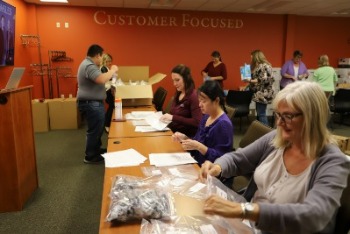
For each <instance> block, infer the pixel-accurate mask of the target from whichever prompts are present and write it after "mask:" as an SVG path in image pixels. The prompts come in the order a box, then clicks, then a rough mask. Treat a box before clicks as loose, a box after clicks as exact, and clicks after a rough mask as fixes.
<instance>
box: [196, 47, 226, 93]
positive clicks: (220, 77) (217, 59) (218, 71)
mask: <svg viewBox="0 0 350 234" xmlns="http://www.w3.org/2000/svg"><path fill="white" fill-rule="evenodd" d="M211 57H212V61H211V62H209V63H208V65H207V66H206V67H205V68H204V69H203V71H202V76H203V80H216V81H217V82H219V84H220V86H221V88H224V84H223V81H224V80H226V79H227V72H226V65H225V64H224V63H223V62H222V60H221V55H220V52H219V51H213V53H211Z"/></svg>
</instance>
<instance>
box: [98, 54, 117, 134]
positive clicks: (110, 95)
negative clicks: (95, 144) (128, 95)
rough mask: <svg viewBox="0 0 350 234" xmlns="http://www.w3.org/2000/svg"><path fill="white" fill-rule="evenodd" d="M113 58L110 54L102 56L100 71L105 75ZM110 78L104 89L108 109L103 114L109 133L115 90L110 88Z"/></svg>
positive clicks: (106, 129)
mask: <svg viewBox="0 0 350 234" xmlns="http://www.w3.org/2000/svg"><path fill="white" fill-rule="evenodd" d="M112 61H113V58H112V56H111V55H110V54H103V55H102V63H101V67H100V70H101V72H102V73H106V72H108V71H109V69H110V67H111V65H112ZM111 80H112V78H111V79H110V80H109V81H107V82H106V83H105V88H106V100H105V101H106V103H107V104H108V108H107V111H106V114H105V131H106V132H107V133H108V132H109V127H110V126H111V121H112V115H113V110H114V93H115V88H114V87H113V86H112V84H111V83H112V81H111Z"/></svg>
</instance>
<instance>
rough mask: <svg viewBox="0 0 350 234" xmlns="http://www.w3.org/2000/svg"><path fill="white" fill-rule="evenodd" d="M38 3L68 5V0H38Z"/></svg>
mask: <svg viewBox="0 0 350 234" xmlns="http://www.w3.org/2000/svg"><path fill="white" fill-rule="evenodd" d="M40 2H53V3H68V0H40Z"/></svg>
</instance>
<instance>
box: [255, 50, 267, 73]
mask: <svg viewBox="0 0 350 234" xmlns="http://www.w3.org/2000/svg"><path fill="white" fill-rule="evenodd" d="M251 56H252V61H251V64H250V68H251V70H252V71H254V69H255V67H256V66H257V65H258V64H264V63H267V64H269V65H271V63H269V61H267V59H266V57H265V55H264V53H263V52H262V51H261V50H253V51H252V53H251Z"/></svg>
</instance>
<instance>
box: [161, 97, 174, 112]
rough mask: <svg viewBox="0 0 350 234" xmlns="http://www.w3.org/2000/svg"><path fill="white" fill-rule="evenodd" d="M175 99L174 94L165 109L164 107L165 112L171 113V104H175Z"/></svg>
mask: <svg viewBox="0 0 350 234" xmlns="http://www.w3.org/2000/svg"><path fill="white" fill-rule="evenodd" d="M173 101H174V96H172V97H171V98H170V100H169V102H168V104H167V105H166V107H165V109H164V111H163V112H164V113H170V108H171V105H172V104H173Z"/></svg>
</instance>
